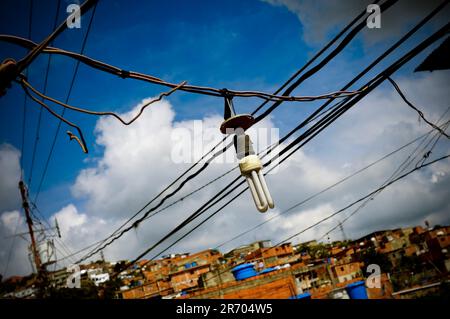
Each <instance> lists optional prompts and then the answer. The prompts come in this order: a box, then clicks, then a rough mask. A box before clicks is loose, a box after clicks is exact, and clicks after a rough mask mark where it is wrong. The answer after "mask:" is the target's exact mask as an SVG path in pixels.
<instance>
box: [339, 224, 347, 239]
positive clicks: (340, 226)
mask: <svg viewBox="0 0 450 319" xmlns="http://www.w3.org/2000/svg"><path fill="white" fill-rule="evenodd" d="M339 229H340V230H341V233H342V240H343V241H347V236H346V235H345V232H344V225H342V222H339Z"/></svg>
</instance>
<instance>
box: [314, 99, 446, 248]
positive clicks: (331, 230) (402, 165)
mask: <svg viewBox="0 0 450 319" xmlns="http://www.w3.org/2000/svg"><path fill="white" fill-rule="evenodd" d="M449 110H450V108H447V110H446V111H445V113H444V114H443V115H442V116H441V118H442V117H443V116H445V114H446V113H447V112H448V111H449ZM439 121H440V120H439ZM439 121H438V122H439ZM449 124H450V122H449V121H447V122H446V123H444V124H443V125H441V127H443V128H442V129H440V130H438V132H436V136H437V139H436V141H435V143H434V144H433V146H432V147H431V149H430V151H429V152H431V151H432V150H433V149H434V147H435V146H436V143H437V141H438V140H439V138H440V137H441V136H442V133H440V132H441V131H445V130H446V129H447V128H448V126H449ZM433 129H435V128H434V127H433ZM429 133H431V132H429ZM434 138H435V137H432V138H431V139H430V141H429V142H428V143H427V144H426V145H425V146H424V147H423V151H422V152H424V150H425V149H426V148H427V147H428V145H429V144H430V143H431V142H432V141H433V139H434ZM424 141H426V139H424V140H423V141H422V143H423V142H424ZM422 143H420V144H419V145H418V146H417V148H416V149H415V150H414V151H413V152H412V153H411V154H410V155H409V156H408V157H407V158H406V160H405V161H404V162H403V163H402V164H400V166H399V167H398V168H397V169H396V170H395V171H394V173H393V174H392V175H391V176H390V177H389V178H388V179H387V180H386V181H385V182H384V183H383V184H382V185H384V184H386V183H388V182H389V181H390V180H392V179H393V178H395V176H396V175H399V174H401V173H402V172H404V171H405V170H406V168H407V167H408V166H409V165H411V163H412V162H413V161H414V159H415V158H417V157H418V156H419V154H417V155H416V156H415V157H414V158H411V157H412V156H413V155H414V154H415V153H416V151H417V150H418V149H419V147H420V146H421V145H422ZM427 153H428V152H427ZM427 153H426V154H427ZM408 161H409V162H408ZM423 164H424V162H422V164H421V165H423ZM418 166H419V165H418V163H417V164H416V165H415V167H418ZM402 167H403V168H402ZM380 193H381V191H380V192H378V193H376V194H374V196H372V197H370V198H368V199H367V200H366V201H365V202H363V203H362V204H361V205H360V206H358V207H357V208H356V209H355V210H354V211H353V212H352V213H351V214H350V215H349V216H347V217H346V218H345V219H344V220H343V221H342V222H340V223H344V222H346V221H347V220H349V219H350V218H351V217H352V216H354V215H355V214H357V213H358V212H359V211H360V210H361V209H363V208H364V207H365V206H366V205H367V204H368V203H369V202H370V201H372V200H374V198H375V197H376V196H377V195H379V194H380ZM338 226H339V225H337V226H335V227H333V228H331V229H330V230H329V231H327V232H326V233H325V234H324V235H322V236H321V237H320V238H319V240H320V239H322V238H324V237H325V236H327V235H328V234H330V233H331V232H333V231H334V230H335V229H337V227H338Z"/></svg>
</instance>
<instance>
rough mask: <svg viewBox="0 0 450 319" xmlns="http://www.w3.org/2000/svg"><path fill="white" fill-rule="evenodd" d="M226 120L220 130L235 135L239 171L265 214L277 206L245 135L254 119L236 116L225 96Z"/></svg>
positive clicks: (250, 143) (259, 162)
mask: <svg viewBox="0 0 450 319" xmlns="http://www.w3.org/2000/svg"><path fill="white" fill-rule="evenodd" d="M224 118H225V121H224V122H223V123H222V125H221V127H220V130H221V131H222V133H224V134H226V133H228V134H230V133H232V134H235V136H234V147H235V149H236V155H237V158H238V160H239V169H240V170H241V174H242V176H244V177H245V179H246V181H247V184H248V187H249V189H250V192H251V194H252V197H253V201H254V202H255V205H256V208H257V209H258V210H259V211H260V212H261V213H264V212H266V211H267V209H268V208H269V207H270V208H274V206H275V205H274V202H273V199H272V196H271V195H270V192H269V188H268V187H267V183H266V180H265V178H264V175H263V173H262V164H261V160H260V159H259V157H258V155H256V154H255V151H254V149H253V143H252V141H251V139H250V136H249V135H247V134H245V130H246V129H248V128H249V127H250V126H252V125H253V123H254V119H253V117H252V116H251V115H248V114H239V115H236V113H235V111H234V107H233V104H232V101H231V98H230V97H228V96H227V95H225V113H224Z"/></svg>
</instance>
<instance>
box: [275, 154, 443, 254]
mask: <svg viewBox="0 0 450 319" xmlns="http://www.w3.org/2000/svg"><path fill="white" fill-rule="evenodd" d="M447 158H450V154H449V155H445V156H442V157H439V158H438V159H435V160H433V161H430V162H428V163H426V164H422V165H420V166H418V167H415V168H413V169H411V170H410V171H408V172H407V173H405V174H402V175H400V176H399V177H397V178H395V179H393V180H392V181H390V182H389V183H387V184H385V185H383V186H381V187H379V188H377V189H376V190H374V191H372V192H370V193H369V194H367V195H365V196H363V197H361V198H359V199H358V200H356V201H354V202H352V203H351V204H349V205H347V206H345V207H344V208H341V209H339V210H338V211H336V212H334V213H333V214H331V215H328V216H327V217H325V218H322V219H320V220H319V221H317V222H315V223H314V224H312V225H310V226H308V227H306V228H304V229H302V230H301V231H299V232H297V233H295V234H293V235H290V236H289V237H287V238H286V239H284V240H282V241H280V242H279V243H277V244H276V245H275V246H278V245H281V244H283V243H285V242H287V241H289V240H291V239H293V238H295V237H297V236H299V235H301V234H303V233H304V232H306V231H307V230H310V229H312V228H314V227H316V226H318V225H320V224H321V223H323V222H325V221H327V220H329V219H330V218H332V217H334V216H336V215H338V214H340V213H342V212H343V211H345V210H347V209H348V208H350V207H352V206H354V205H356V204H358V203H360V202H362V201H363V200H365V199H367V198H369V197H372V196H373V195H374V194H376V193H378V192H379V191H381V190H383V189H385V188H387V187H389V186H390V185H392V184H394V183H395V182H397V181H399V180H401V179H403V178H405V177H406V176H408V175H410V174H412V173H414V172H415V171H417V170H420V169H422V168H424V167H427V166H430V165H432V164H434V163H437V162H439V161H442V160H445V159H447Z"/></svg>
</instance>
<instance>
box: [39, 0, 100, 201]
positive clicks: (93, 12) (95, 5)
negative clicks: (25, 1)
mask: <svg viewBox="0 0 450 319" xmlns="http://www.w3.org/2000/svg"><path fill="white" fill-rule="evenodd" d="M86 2H87V1H86ZM96 9H97V0H95V4H94V8H93V10H92V14H91V17H90V19H89V24H88V27H87V30H86V34H85V36H84V39H83V43H82V44H81V50H80V52H81V54H83V53H84V50H85V48H86V43H87V39H88V37H89V33H90V30H91V26H92V21H93V19H94V15H95V11H96ZM79 65H80V63H79V61H77V63H76V65H75V70H74V73H73V76H72V79H71V81H70V85H69V90H68V92H67V96H66V99H65V102H66V103H67V102H69V99H70V95H71V94H72V89H73V86H74V84H75V79H76V77H77V74H78V68H79ZM65 111H66V109H63V110H62V112H61V117H64V113H65ZM61 124H62V120H61V119H60V121H59V122H58V126H57V127H56V132H55V135H54V137H53V141H52V145H51V147H50V152H49V153H48V156H47V160H46V161H45V165H44V171H43V173H42V176H41V179H40V180H39V186H38V188H37V191H36V195H35V196H34V202H35V203H37V200H38V198H39V194H40V192H41V188H42V184H43V182H44V180H45V177H46V175H47V170H48V166H49V164H50V160H51V158H52V155H53V150H54V148H55V145H56V140H57V139H58V135H59V130H60V129H61Z"/></svg>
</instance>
